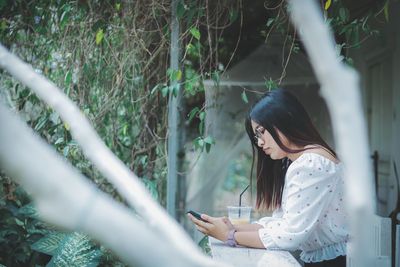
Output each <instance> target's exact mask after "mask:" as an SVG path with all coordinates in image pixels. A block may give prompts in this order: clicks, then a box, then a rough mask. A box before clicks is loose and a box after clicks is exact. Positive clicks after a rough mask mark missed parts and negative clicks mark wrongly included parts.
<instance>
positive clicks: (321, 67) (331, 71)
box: [288, 0, 375, 266]
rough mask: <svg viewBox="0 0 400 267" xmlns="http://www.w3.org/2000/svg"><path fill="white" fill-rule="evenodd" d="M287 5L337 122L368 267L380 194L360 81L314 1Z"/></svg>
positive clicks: (357, 244)
mask: <svg viewBox="0 0 400 267" xmlns="http://www.w3.org/2000/svg"><path fill="white" fill-rule="evenodd" d="M288 3H289V11H290V13H291V18H292V20H293V23H294V25H295V26H296V27H297V28H298V32H299V33H300V36H301V39H302V42H303V43H304V45H305V48H306V50H307V53H308V55H309V57H310V60H311V63H312V66H313V69H314V71H315V73H316V76H317V79H318V81H319V82H320V84H321V94H322V96H323V97H324V99H325V100H326V102H327V105H328V108H329V111H330V114H331V117H332V123H333V126H334V127H333V129H334V134H335V141H336V145H337V150H338V154H339V155H340V158H341V160H342V161H343V162H344V165H345V183H346V196H347V197H346V198H347V205H348V210H349V212H350V217H351V220H350V223H351V230H352V235H353V236H352V238H353V239H352V242H351V247H352V252H351V253H352V254H353V255H354V258H355V259H356V261H357V262H358V263H360V265H359V266H369V264H372V261H371V260H370V259H369V258H368V256H371V255H372V254H373V253H371V251H370V249H371V248H372V246H371V242H372V239H371V235H370V234H371V233H370V229H369V227H370V225H369V224H370V221H371V220H370V218H371V217H369V216H371V215H372V214H374V212H375V201H374V200H375V193H374V190H373V184H374V183H373V178H372V172H371V164H370V161H369V149H368V140H367V131H366V124H365V120H364V117H363V111H362V105H361V97H360V90H359V81H358V75H357V73H356V72H355V71H354V70H353V69H351V68H349V67H347V66H345V65H344V64H342V63H341V62H340V61H339V60H338V57H337V55H336V52H335V42H334V39H333V36H332V34H331V32H330V30H329V28H328V26H327V25H326V24H325V23H324V20H323V17H322V14H321V11H320V10H318V7H317V5H316V3H315V1H314V0H288ZM353 246H354V247H353ZM353 249H354V250H353ZM366 255H367V256H366Z"/></svg>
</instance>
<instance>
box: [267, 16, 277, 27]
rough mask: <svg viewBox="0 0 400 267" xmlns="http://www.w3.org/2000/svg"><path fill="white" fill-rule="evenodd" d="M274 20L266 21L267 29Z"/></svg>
mask: <svg viewBox="0 0 400 267" xmlns="http://www.w3.org/2000/svg"><path fill="white" fill-rule="evenodd" d="M274 20H275V19H274V18H269V19H268V20H267V24H266V25H267V27H269V26H271V25H272V23H274Z"/></svg>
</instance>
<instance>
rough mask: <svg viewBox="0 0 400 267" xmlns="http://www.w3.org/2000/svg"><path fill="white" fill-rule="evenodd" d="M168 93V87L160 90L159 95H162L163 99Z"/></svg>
mask: <svg viewBox="0 0 400 267" xmlns="http://www.w3.org/2000/svg"><path fill="white" fill-rule="evenodd" d="M168 92H169V86H164V87H163V88H162V89H161V94H162V96H163V97H166V96H167V95H168Z"/></svg>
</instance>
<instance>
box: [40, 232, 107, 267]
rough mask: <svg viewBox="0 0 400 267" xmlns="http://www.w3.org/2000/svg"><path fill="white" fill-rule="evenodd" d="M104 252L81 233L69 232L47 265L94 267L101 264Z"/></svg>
mask: <svg viewBox="0 0 400 267" xmlns="http://www.w3.org/2000/svg"><path fill="white" fill-rule="evenodd" d="M101 257H102V252H101V251H100V249H99V248H98V247H96V246H95V244H94V243H93V242H92V241H91V240H90V239H89V237H88V236H86V235H84V234H81V233H76V232H75V233H72V234H69V235H68V236H67V237H66V238H64V239H63V241H62V242H61V244H60V246H59V247H58V249H57V250H56V252H55V255H54V256H53V257H52V259H51V260H50V262H49V263H48V264H47V267H54V266H57V267H64V266H65V267H73V266H77V267H78V266H79V267H81V266H82V267H93V266H97V265H99V262H100V259H101Z"/></svg>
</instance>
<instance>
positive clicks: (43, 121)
mask: <svg viewBox="0 0 400 267" xmlns="http://www.w3.org/2000/svg"><path fill="white" fill-rule="evenodd" d="M47 121H48V117H47V116H41V117H40V118H39V121H38V123H37V124H36V125H35V128H34V129H35V131H40V130H41V129H42V128H43V127H44V125H45V124H46V122H47Z"/></svg>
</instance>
